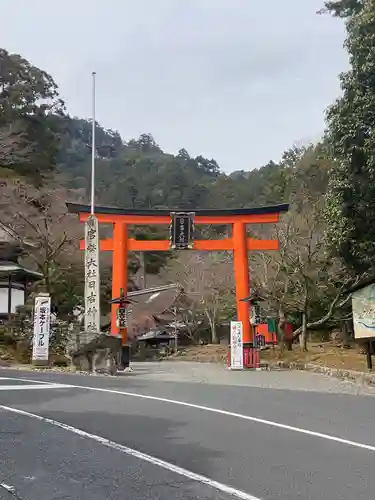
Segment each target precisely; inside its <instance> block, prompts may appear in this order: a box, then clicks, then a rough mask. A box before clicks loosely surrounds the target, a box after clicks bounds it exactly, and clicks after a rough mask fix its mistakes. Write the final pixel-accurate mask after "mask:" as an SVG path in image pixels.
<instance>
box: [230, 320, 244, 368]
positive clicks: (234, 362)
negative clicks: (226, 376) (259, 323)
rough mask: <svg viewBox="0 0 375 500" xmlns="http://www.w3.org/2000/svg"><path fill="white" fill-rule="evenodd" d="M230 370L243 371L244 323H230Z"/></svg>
mask: <svg viewBox="0 0 375 500" xmlns="http://www.w3.org/2000/svg"><path fill="white" fill-rule="evenodd" d="M230 368H231V370H243V325H242V321H231V322H230Z"/></svg>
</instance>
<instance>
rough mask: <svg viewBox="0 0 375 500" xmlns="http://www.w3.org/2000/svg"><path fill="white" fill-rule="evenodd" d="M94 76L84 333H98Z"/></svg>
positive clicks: (98, 299) (98, 277) (86, 225)
mask: <svg viewBox="0 0 375 500" xmlns="http://www.w3.org/2000/svg"><path fill="white" fill-rule="evenodd" d="M95 75H96V73H95V72H93V73H92V140H91V148H92V152H91V200H90V201H91V213H90V216H89V217H88V218H87V221H86V223H85V331H86V332H88V333H93V334H98V333H100V319H101V316H100V264H99V222H98V219H97V218H96V217H95V215H94V209H95V124H96V120H95Z"/></svg>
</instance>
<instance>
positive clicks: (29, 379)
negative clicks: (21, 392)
mask: <svg viewBox="0 0 375 500" xmlns="http://www.w3.org/2000/svg"><path fill="white" fill-rule="evenodd" d="M2 380H20V381H21V382H34V384H53V385H54V384H55V383H54V382H47V381H43V380H35V379H32V378H19V377H0V382H1V381H2Z"/></svg>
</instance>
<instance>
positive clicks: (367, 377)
mask: <svg viewBox="0 0 375 500" xmlns="http://www.w3.org/2000/svg"><path fill="white" fill-rule="evenodd" d="M269 369H270V370H303V371H309V372H314V373H320V374H322V375H328V376H329V377H334V378H339V379H341V380H349V381H351V382H355V383H357V384H361V385H368V386H371V387H374V388H375V373H365V372H357V371H354V370H346V369H343V368H331V367H329V366H321V365H316V364H314V363H301V362H287V361H278V362H276V363H270V364H269Z"/></svg>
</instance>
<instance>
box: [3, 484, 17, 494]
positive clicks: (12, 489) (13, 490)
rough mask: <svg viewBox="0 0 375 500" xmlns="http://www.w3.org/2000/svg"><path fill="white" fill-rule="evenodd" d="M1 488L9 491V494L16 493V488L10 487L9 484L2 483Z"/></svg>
mask: <svg viewBox="0 0 375 500" xmlns="http://www.w3.org/2000/svg"><path fill="white" fill-rule="evenodd" d="M0 486H1V488H4V490H7V491H9V493H15V492H16V488H15V487H14V486H10V485H9V484H6V483H0Z"/></svg>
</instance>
